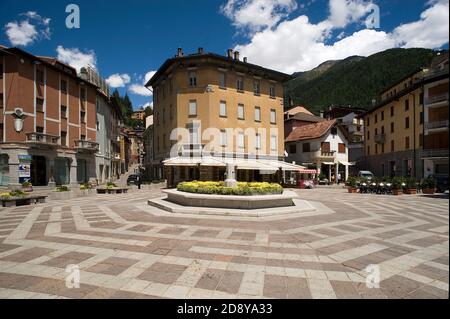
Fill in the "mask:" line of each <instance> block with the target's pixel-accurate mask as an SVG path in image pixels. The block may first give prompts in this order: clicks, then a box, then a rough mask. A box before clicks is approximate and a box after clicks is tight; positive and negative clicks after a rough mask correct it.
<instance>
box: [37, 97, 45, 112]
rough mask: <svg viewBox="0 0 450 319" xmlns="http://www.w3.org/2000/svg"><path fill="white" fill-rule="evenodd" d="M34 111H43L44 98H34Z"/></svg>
mask: <svg viewBox="0 0 450 319" xmlns="http://www.w3.org/2000/svg"><path fill="white" fill-rule="evenodd" d="M36 112H44V100H43V99H40V98H36Z"/></svg>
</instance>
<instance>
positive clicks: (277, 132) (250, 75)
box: [146, 48, 290, 186]
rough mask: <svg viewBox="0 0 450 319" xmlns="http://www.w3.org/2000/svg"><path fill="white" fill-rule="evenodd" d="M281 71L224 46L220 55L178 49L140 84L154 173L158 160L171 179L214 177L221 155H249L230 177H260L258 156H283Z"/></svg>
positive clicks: (219, 174)
mask: <svg viewBox="0 0 450 319" xmlns="http://www.w3.org/2000/svg"><path fill="white" fill-rule="evenodd" d="M289 79H290V76H289V75H287V74H283V73H280V72H277V71H273V70H269V69H266V68H263V67H260V66H257V65H253V64H250V63H247V59H246V58H244V60H243V61H241V60H240V59H239V53H238V52H234V53H233V52H232V50H228V55H227V56H221V55H217V54H212V53H206V52H204V51H203V49H201V48H200V49H199V51H198V53H196V54H191V55H184V54H183V52H182V50H181V49H179V50H178V53H177V55H176V56H175V57H174V58H171V59H168V60H167V61H166V62H165V63H164V64H163V65H162V66H161V68H160V69H159V70H158V72H157V73H156V74H155V75H154V76H153V77H152V78H151V79H150V80H149V82H148V83H147V85H146V86H147V87H150V86H151V87H152V88H153V96H154V101H153V104H154V158H155V160H156V161H159V162H160V163H161V165H160V169H159V174H158V175H159V176H155V178H161V177H163V174H164V172H163V170H162V167H163V164H165V166H166V170H165V174H168V175H169V176H166V178H167V179H168V184H169V185H172V186H173V185H176V183H177V181H180V180H191V179H201V180H210V179H222V178H223V177H224V172H225V166H226V161H224V160H221V159H223V157H227V158H228V159H230V158H233V159H236V158H240V159H254V161H253V163H254V164H255V165H254V166H255V167H254V169H253V170H252V169H250V168H251V167H249V166H247V167H246V168H245V169H244V168H243V167H239V165H236V166H237V173H238V174H237V175H238V179H241V180H243V179H260V178H261V177H260V176H259V174H258V172H257V171H258V170H260V169H261V168H262V167H264V165H265V164H264V163H261V161H263V160H266V161H272V162H273V161H278V160H282V158H283V157H284V142H283V140H284V136H283V135H284V132H283V93H284V90H283V83H284V82H285V81H287V80H289ZM175 129H178V130H175ZM206 155H207V156H206ZM205 157H207V158H208V159H205ZM202 158H203V159H202ZM163 162H164V163H163ZM266 164H267V163H266ZM258 165H259V166H258ZM280 165H282V164H280ZM250 166H251V165H250ZM265 168H268V165H266V166H265Z"/></svg>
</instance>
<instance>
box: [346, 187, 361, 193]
mask: <svg viewBox="0 0 450 319" xmlns="http://www.w3.org/2000/svg"><path fill="white" fill-rule="evenodd" d="M347 189H348V192H349V193H352V194H353V193H357V192H358V189H357V188H353V187H349V188H347Z"/></svg>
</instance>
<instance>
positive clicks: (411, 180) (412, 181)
mask: <svg viewBox="0 0 450 319" xmlns="http://www.w3.org/2000/svg"><path fill="white" fill-rule="evenodd" d="M405 183H406V188H407V189H417V179H416V178H415V177H408V178H407V179H406V180H405Z"/></svg>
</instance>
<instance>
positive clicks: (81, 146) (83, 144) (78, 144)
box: [74, 140, 99, 152]
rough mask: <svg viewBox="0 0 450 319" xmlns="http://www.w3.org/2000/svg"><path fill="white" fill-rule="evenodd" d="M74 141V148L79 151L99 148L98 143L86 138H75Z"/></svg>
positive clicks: (91, 150)
mask: <svg viewBox="0 0 450 319" xmlns="http://www.w3.org/2000/svg"><path fill="white" fill-rule="evenodd" d="M74 142H75V148H76V149H78V150H79V151H86V152H98V149H99V145H98V143H95V142H92V141H86V140H76V141H74Z"/></svg>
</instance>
